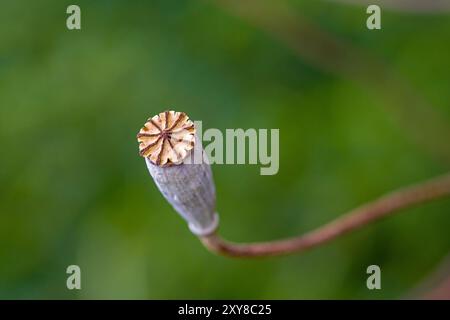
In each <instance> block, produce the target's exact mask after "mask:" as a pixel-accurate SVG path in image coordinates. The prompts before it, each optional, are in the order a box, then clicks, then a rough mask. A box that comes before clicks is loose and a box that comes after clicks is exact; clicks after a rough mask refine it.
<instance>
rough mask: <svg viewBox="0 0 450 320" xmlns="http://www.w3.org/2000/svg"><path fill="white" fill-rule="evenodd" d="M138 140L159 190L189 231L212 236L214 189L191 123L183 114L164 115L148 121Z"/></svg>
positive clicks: (216, 223)
mask: <svg viewBox="0 0 450 320" xmlns="http://www.w3.org/2000/svg"><path fill="white" fill-rule="evenodd" d="M137 139H138V142H139V153H140V155H141V156H143V157H144V158H145V161H146V164H147V168H148V171H149V172H150V175H151V176H152V178H153V180H154V181H155V183H156V185H157V187H158V189H159V190H160V191H161V193H162V194H163V196H164V197H165V198H166V199H167V201H168V202H169V203H170V204H171V205H172V207H173V208H174V209H175V210H176V211H177V212H178V213H179V214H180V215H181V216H182V217H183V218H184V219H185V220H186V221H187V222H188V225H189V228H190V230H191V231H192V232H193V233H194V234H196V235H198V236H205V235H209V234H211V233H213V232H214V231H215V230H216V229H217V227H218V223H219V220H218V215H217V213H216V209H215V206H216V192H215V186H214V182H213V177H212V172H211V167H210V165H209V163H208V162H207V158H206V155H205V154H204V151H203V148H202V145H201V141H200V140H199V139H198V137H197V136H196V134H195V125H194V123H193V122H192V121H191V120H189V117H188V116H187V115H186V114H185V113H183V112H175V111H165V112H162V113H160V114H159V115H156V116H154V117H152V118H150V119H149V120H148V121H147V122H146V123H145V125H144V127H143V128H142V129H141V130H140V131H139V133H138V135H137ZM197 157H200V158H201V160H202V161H198V158H197ZM194 158H195V159H194ZM204 159H205V160H206V161H204Z"/></svg>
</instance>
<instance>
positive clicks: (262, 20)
mask: <svg viewBox="0 0 450 320" xmlns="http://www.w3.org/2000/svg"><path fill="white" fill-rule="evenodd" d="M210 1H211V3H216V4H217V5H218V6H220V7H221V8H223V9H225V10H226V11H228V12H230V13H231V14H233V15H236V16H238V17H240V18H242V19H243V20H244V21H246V22H248V23H250V24H251V25H253V26H255V27H257V28H259V29H261V30H264V31H265V32H266V33H267V34H269V35H271V36H272V37H273V38H274V39H275V40H277V41H279V42H280V43H282V44H284V45H285V46H286V47H287V48H289V49H291V50H292V51H293V52H294V53H295V54H296V55H297V56H298V57H299V58H301V59H303V60H305V61H306V62H308V63H310V64H311V65H314V66H316V67H317V68H319V69H320V70H322V71H325V72H332V73H335V74H339V75H342V76H344V77H346V78H348V79H351V80H353V81H354V82H355V83H358V84H359V85H362V86H364V88H365V89H368V90H369V91H370V92H372V93H373V94H374V96H376V97H380V98H381V99H382V100H383V103H382V104H381V105H382V106H383V107H384V108H385V109H386V110H387V111H389V112H390V113H391V114H392V115H394V117H395V119H396V120H397V122H398V123H399V124H400V126H401V127H403V128H405V129H406V131H407V132H408V134H409V135H410V136H411V137H412V138H413V140H414V141H415V142H417V143H418V144H420V145H421V146H422V147H424V148H425V149H428V151H429V152H430V153H431V154H433V155H434V156H435V157H436V158H437V159H439V160H441V161H442V162H445V163H450V148H449V147H448V137H450V127H449V125H448V122H449V121H448V120H445V116H443V115H441V114H439V112H438V110H437V109H435V108H433V107H432V106H430V105H429V104H428V103H427V102H426V101H425V100H424V99H423V98H422V97H421V96H420V95H419V94H418V93H417V90H415V89H414V88H412V87H411V86H409V85H408V84H406V83H405V80H404V79H402V77H401V76H400V75H398V74H397V73H396V72H394V71H392V70H391V68H390V67H389V65H388V64H386V63H384V62H382V60H381V59H379V58H377V57H375V56H374V55H372V54H371V53H370V52H368V51H365V50H362V49H360V48H358V47H356V46H354V45H352V44H351V43H348V42H346V41H344V40H343V39H338V37H336V36H334V35H333V34H331V33H329V32H327V31H325V30H323V29H322V28H321V27H320V26H318V25H317V24H315V23H314V22H312V21H309V20H308V19H307V18H305V17H304V16H302V15H301V14H300V13H298V12H296V11H298V10H295V8H292V6H290V5H289V3H288V2H287V1H283V0H277V1H268V0H245V1H242V0H210ZM361 14H362V15H364V14H365V11H362V12H361ZM362 21H363V20H362ZM361 28H365V25H364V22H362V25H361ZM381 31H382V30H381ZM367 32H370V31H367ZM419 128H420V129H419Z"/></svg>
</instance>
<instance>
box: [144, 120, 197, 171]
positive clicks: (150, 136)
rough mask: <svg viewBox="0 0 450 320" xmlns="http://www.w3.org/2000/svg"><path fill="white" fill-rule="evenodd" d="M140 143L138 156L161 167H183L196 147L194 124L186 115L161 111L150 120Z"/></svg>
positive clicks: (145, 125)
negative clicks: (177, 165)
mask: <svg viewBox="0 0 450 320" xmlns="http://www.w3.org/2000/svg"><path fill="white" fill-rule="evenodd" d="M137 140H138V142H139V154H140V155H141V156H142V157H146V158H148V159H149V160H150V161H151V162H152V163H153V164H155V165H157V166H160V167H164V166H170V165H173V164H180V163H182V162H183V160H184V159H185V158H186V157H187V156H188V155H189V153H190V150H192V149H193V147H194V143H195V127H194V123H193V122H192V121H191V120H190V119H189V117H188V116H187V115H186V114H185V113H184V112H176V111H165V112H161V113H160V114H158V115H156V116H154V117H152V118H149V119H148V120H147V122H146V123H145V124H144V127H142V128H141V130H139V133H138V134H137Z"/></svg>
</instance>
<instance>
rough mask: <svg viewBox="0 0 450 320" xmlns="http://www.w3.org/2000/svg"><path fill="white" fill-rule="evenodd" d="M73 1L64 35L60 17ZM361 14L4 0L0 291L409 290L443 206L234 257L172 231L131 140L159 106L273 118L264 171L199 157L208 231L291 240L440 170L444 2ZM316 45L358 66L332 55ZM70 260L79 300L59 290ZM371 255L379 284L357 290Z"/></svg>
mask: <svg viewBox="0 0 450 320" xmlns="http://www.w3.org/2000/svg"><path fill="white" fill-rule="evenodd" d="M374 3H376V1H374ZM70 4H77V5H79V6H80V7H81V14H82V16H81V19H82V29H81V30H79V31H76V30H75V31H69V30H67V28H66V18H67V16H68V15H67V14H66V8H67V6H68V5H70ZM271 6H274V8H272V7H271ZM365 9H366V8H365V7H363V6H353V5H344V4H341V3H337V2H329V1H315V0H308V1H300V0H296V1H294V0H292V1H282V2H278V1H272V2H270V1H250V2H249V3H247V4H246V5H245V6H244V7H241V5H240V4H239V2H237V1H231V2H230V4H226V2H218V1H212V0H211V1H207V0H204V1H197V0H159V1H118V0H116V1H106V0H103V1H87V0H85V1H81V0H79V1H76V3H74V2H72V1H70V2H69V1H56V0H54V1H50V0H45V1H23V0H19V1H12V0H2V1H1V3H0V21H1V25H0V26H1V27H0V143H1V147H2V152H1V157H0V159H1V160H0V161H1V166H0V182H1V183H0V298H3V299H11V298H26V299H29V298H39V299H46V298H67V299H80V298H81V299H107V298H114V299H116V298H123V299H129V298H137V299H167V298H169V299H171V298H193V299H197V298H205V299H208V298H211V299H217V298H252V299H253V298H255V299H258V298H264V299H272V298H273V299H303V298H325V299H329V298H337V299H355V298H362V299H369V298H374V299H379V298H387V299H390V298H402V297H405V296H408V295H409V294H410V292H411V290H414V289H415V288H417V286H418V285H419V284H420V283H421V282H422V281H424V280H425V279H426V278H427V277H428V275H429V274H430V273H431V272H432V271H433V270H434V269H435V268H436V267H437V266H438V265H439V263H440V262H441V260H442V259H443V258H444V257H445V256H446V255H447V253H448V251H449V248H450V233H449V224H450V215H449V213H450V201H449V200H442V201H439V202H435V203H432V204H427V205H423V206H420V207H418V208H415V209H410V210H407V211H406V212H404V213H403V214H401V215H398V216H394V217H392V218H389V219H388V220H384V221H382V222H380V223H377V224H375V225H372V226H369V227H368V228H365V229H363V230H361V231H357V232H354V233H352V234H351V235H348V236H345V237H343V238H341V239H339V240H336V241H334V242H333V243H331V244H328V245H325V246H323V247H320V248H317V249H314V250H313V251H311V252H307V253H305V254H302V255H292V256H288V257H281V258H270V259H262V260H232V259H227V258H222V257H217V256H215V255H212V254H211V253H209V252H208V251H206V250H205V249H204V248H203V247H202V246H201V245H200V243H199V241H198V240H197V239H196V238H195V237H194V236H193V235H192V234H191V233H190V232H189V230H188V228H187V227H186V225H185V223H184V221H182V219H181V218H180V217H179V216H178V215H177V214H176V213H175V212H174V211H173V210H172V208H171V207H170V206H169V204H168V203H167V202H166V201H165V200H164V199H163V198H162V196H161V194H160V193H159V192H158V191H157V189H156V187H155V185H154V183H153V181H152V180H151V178H150V177H149V175H148V172H147V170H146V167H145V163H144V161H143V159H142V158H140V157H139V156H138V147H137V142H136V138H135V136H136V133H137V131H138V130H139V128H140V127H141V126H142V125H143V123H144V122H145V119H147V117H149V116H151V115H154V114H156V113H158V112H160V111H163V110H165V109H167V108H171V109H175V110H178V111H184V112H186V113H188V114H189V115H190V117H191V118H192V119H194V120H203V127H204V128H205V129H206V128H219V129H221V130H224V129H225V128H257V129H258V128H279V129H280V170H279V173H278V174H277V175H274V176H261V175H259V166H254V165H253V166H251V165H239V166H238V165H215V166H213V172H214V178H215V182H216V186H217V197H218V211H219V213H220V215H221V233H222V234H223V235H224V236H225V237H226V238H229V239H232V240H235V241H257V240H269V239H276V238H279V237H284V236H292V235H296V234H299V233H301V232H305V231H308V230H310V229H312V228H314V227H317V226H319V225H321V224H323V223H325V222H327V221H329V220H331V219H333V218H335V217H337V216H339V215H340V214H342V213H343V212H345V211H346V210H349V209H351V208H352V207H355V206H356V205H359V204H361V203H363V202H365V201H368V200H371V199H373V198H375V197H377V196H379V195H381V194H383V193H385V192H387V191H389V190H392V189H395V188H398V187H400V186H402V185H405V184H409V183H414V182H417V181H420V180H423V179H427V178H430V177H432V176H435V175H438V174H441V173H444V172H446V171H447V170H448V168H449V164H450V157H449V154H450V146H449V142H450V135H448V136H446V134H445V133H447V132H449V131H447V130H449V129H448V128H450V103H449V101H450V90H448V88H449V87H450V76H449V71H450V59H448V57H449V51H450V42H449V39H450V19H449V13H448V12H442V13H427V14H424V13H417V12H410V11H408V12H404V11H396V10H393V11H390V10H387V9H386V10H383V11H382V30H377V31H369V30H368V29H367V28H366V18H367V14H366V12H365ZM277 12H281V13H277ZM283 12H284V13H283ZM255 17H256V18H255ZM283 17H291V18H292V19H293V20H292V21H291V20H289V19H284V18H283ZM297 22H299V24H298V25H296V23H297ZM303 23H306V24H308V26H309V27H307V28H306V29H305V30H306V31H305V30H303V31H302V30H301V28H302V27H301V26H302V25H303ZM299 28H300V29H299ZM318 30H321V31H320V32H319V31H318ZM304 32H306V37H305V36H304V35H305V33H304ZM296 33H298V39H299V40H298V42H296V41H295V39H296V37H297V35H296ZM302 34H303V36H302ZM322 36H323V37H324V39H335V40H336V41H339V42H340V43H343V44H344V45H343V46H344V47H345V48H350V47H351V48H352V49H351V50H354V51H351V52H359V53H358V55H359V57H361V58H360V59H342V57H341V55H339V54H335V53H334V52H333V48H331V49H330V48H329V47H326V46H324V47H322V46H321V43H322V42H323V41H328V40H323V39H322V38H321V37H322ZM305 38H307V39H308V41H304V39H305ZM310 48H316V49H311V50H312V53H311V52H310V51H309V49H310ZM317 48H319V49H317ZM315 50H316V51H315ZM345 50H347V49H344V51H345ZM320 52H322V53H323V54H320ZM317 53H319V54H317ZM315 57H318V58H317V59H315ZM366 57H367V60H366ZM327 62H328V64H327ZM378 63H379V64H380V66H382V67H378V65H377V64H378ZM335 64H337V65H338V67H335ZM366 66H367V69H364V68H366ZM346 70H347V71H348V72H346ZM418 101H421V102H420V103H419V102H418ZM416 102H417V104H416ZM71 264H77V265H79V266H80V267H81V272H82V290H80V291H77V290H74V291H69V290H68V289H67V288H66V278H67V276H68V275H67V274H66V268H67V266H68V265H71ZM371 264H377V265H379V266H380V267H381V270H382V290H378V291H369V290H368V289H367V288H366V278H367V274H366V268H367V266H369V265H371Z"/></svg>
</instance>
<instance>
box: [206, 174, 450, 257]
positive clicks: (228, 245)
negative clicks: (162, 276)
mask: <svg viewBox="0 0 450 320" xmlns="http://www.w3.org/2000/svg"><path fill="white" fill-rule="evenodd" d="M448 196H450V174H447V175H444V176H441V177H437V178H435V179H433V180H430V181H426V182H423V183H421V184H417V185H414V186H410V187H407V188H403V189H400V190H398V191H395V192H392V193H389V194H387V195H385V196H383V197H381V198H379V199H377V200H375V201H373V202H369V203H367V204H365V205H363V206H361V207H359V208H356V209H354V210H352V211H350V212H349V213H347V214H346V215H343V216H342V217H340V218H338V219H336V220H334V221H332V222H330V223H328V224H326V225H324V226H322V227H320V228H318V229H316V230H314V231H311V232H309V233H306V234H305V235H301V236H298V237H295V238H289V239H284V240H277V241H270V242H260V243H248V244H245V243H244V244H239V243H232V242H228V241H226V240H223V239H222V238H221V237H220V236H219V235H218V234H216V233H214V234H212V235H209V236H205V237H200V240H201V241H202V242H203V244H204V245H205V246H206V247H207V248H208V249H209V250H211V251H212V252H215V253H217V254H220V255H225V256H231V257H265V256H275V255H283V254H288V253H293V252H302V251H305V250H307V249H311V248H314V247H317V246H320V245H322V244H325V243H327V242H329V241H331V240H334V239H336V238H337V237H339V236H341V235H344V234H346V233H349V232H351V231H354V230H357V229H359V228H361V227H364V226H366V225H368V224H370V223H372V222H374V221H376V220H379V219H381V218H384V217H388V216H390V215H392V214H394V213H396V212H398V211H400V210H401V209H406V208H409V207H412V206H414V205H418V204H422V203H425V202H428V201H431V200H435V199H439V198H444V197H448Z"/></svg>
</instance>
